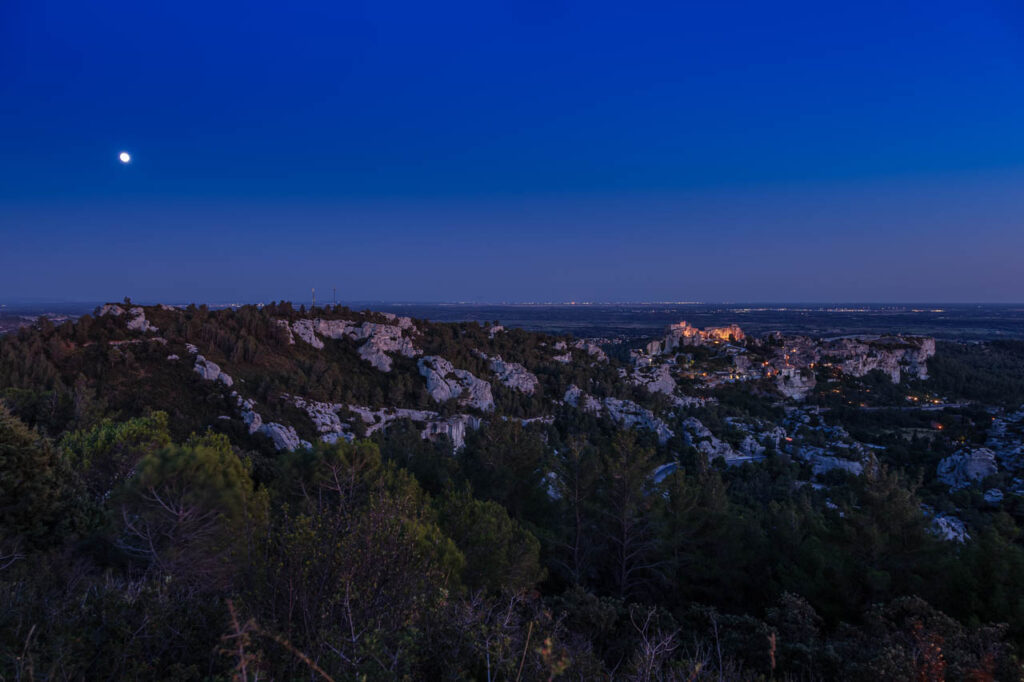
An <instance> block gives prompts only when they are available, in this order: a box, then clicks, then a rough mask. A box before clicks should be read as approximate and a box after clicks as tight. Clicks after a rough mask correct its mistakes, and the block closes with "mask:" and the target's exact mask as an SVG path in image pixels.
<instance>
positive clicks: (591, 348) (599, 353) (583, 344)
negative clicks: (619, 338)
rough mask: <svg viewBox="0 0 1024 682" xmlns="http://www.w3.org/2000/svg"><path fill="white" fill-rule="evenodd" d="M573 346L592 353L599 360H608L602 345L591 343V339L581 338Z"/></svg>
mask: <svg viewBox="0 0 1024 682" xmlns="http://www.w3.org/2000/svg"><path fill="white" fill-rule="evenodd" d="M572 347H573V348H576V349H578V350H584V351H586V352H587V354H588V355H590V356H591V357H593V358H596V359H597V360H598V361H599V362H608V356H607V355H606V354H605V352H604V351H603V350H601V347H600V346H598V345H596V344H593V343H590V342H589V341H586V340H584V339H580V340H579V341H577V342H576V343H574V344H573V346H572ZM556 348H557V346H556Z"/></svg>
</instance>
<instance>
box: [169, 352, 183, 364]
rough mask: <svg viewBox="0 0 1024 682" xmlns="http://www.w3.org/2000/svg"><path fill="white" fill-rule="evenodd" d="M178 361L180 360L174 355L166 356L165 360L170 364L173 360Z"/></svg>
mask: <svg viewBox="0 0 1024 682" xmlns="http://www.w3.org/2000/svg"><path fill="white" fill-rule="evenodd" d="M178 359H180V358H178V356H177V355H175V354H174V353H171V354H170V355H168V356H167V360H168V361H169V362H172V361H174V360H178Z"/></svg>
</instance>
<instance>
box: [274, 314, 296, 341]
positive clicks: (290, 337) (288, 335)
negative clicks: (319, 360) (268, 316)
mask: <svg viewBox="0 0 1024 682" xmlns="http://www.w3.org/2000/svg"><path fill="white" fill-rule="evenodd" d="M274 322H276V323H277V326H278V327H280V328H281V329H283V330H284V335H285V336H284V338H285V340H287V342H288V345H289V346H294V345H295V335H294V334H292V328H291V327H290V326H288V320H274Z"/></svg>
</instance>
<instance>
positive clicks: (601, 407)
mask: <svg viewBox="0 0 1024 682" xmlns="http://www.w3.org/2000/svg"><path fill="white" fill-rule="evenodd" d="M564 400H565V402H566V403H568V404H569V405H572V406H573V407H576V408H578V409H580V410H583V411H584V412H590V413H592V414H599V413H602V412H603V413H604V414H605V415H606V416H607V417H608V418H609V419H611V420H612V421H614V422H616V423H617V424H619V425H620V426H625V427H626V428H630V427H637V428H642V429H647V430H650V431H654V432H655V433H656V434H657V435H658V441H659V442H661V443H664V442H665V441H667V440H668V439H669V438H671V437H672V435H673V433H672V429H670V428H669V427H668V424H666V423H665V422H663V421H662V420H661V419H659V418H658V417H656V416H655V415H654V413H653V412H651V411H650V410H648V409H645V408H643V407H641V406H640V405H637V404H636V403H634V402H632V401H630V400H620V399H619V398H605V399H604V400H600V401H599V400H598V399H597V398H595V397H594V396H592V395H590V394H588V393H584V392H583V390H582V389H581V388H580V387H579V386H575V385H573V386H570V387H569V388H568V390H566V392H565V396H564Z"/></svg>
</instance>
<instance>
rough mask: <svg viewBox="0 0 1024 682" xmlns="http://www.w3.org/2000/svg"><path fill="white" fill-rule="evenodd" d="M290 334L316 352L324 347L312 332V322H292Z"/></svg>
mask: <svg viewBox="0 0 1024 682" xmlns="http://www.w3.org/2000/svg"><path fill="white" fill-rule="evenodd" d="M292 332H293V333H294V334H295V336H297V337H299V338H300V339H302V340H303V341H305V342H306V343H308V344H309V345H311V346H313V348H316V349H317V350H319V349H321V348H323V347H324V342H323V341H321V340H320V337H319V336H317V335H316V333H315V332H314V331H313V320H296V321H295V322H292Z"/></svg>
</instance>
